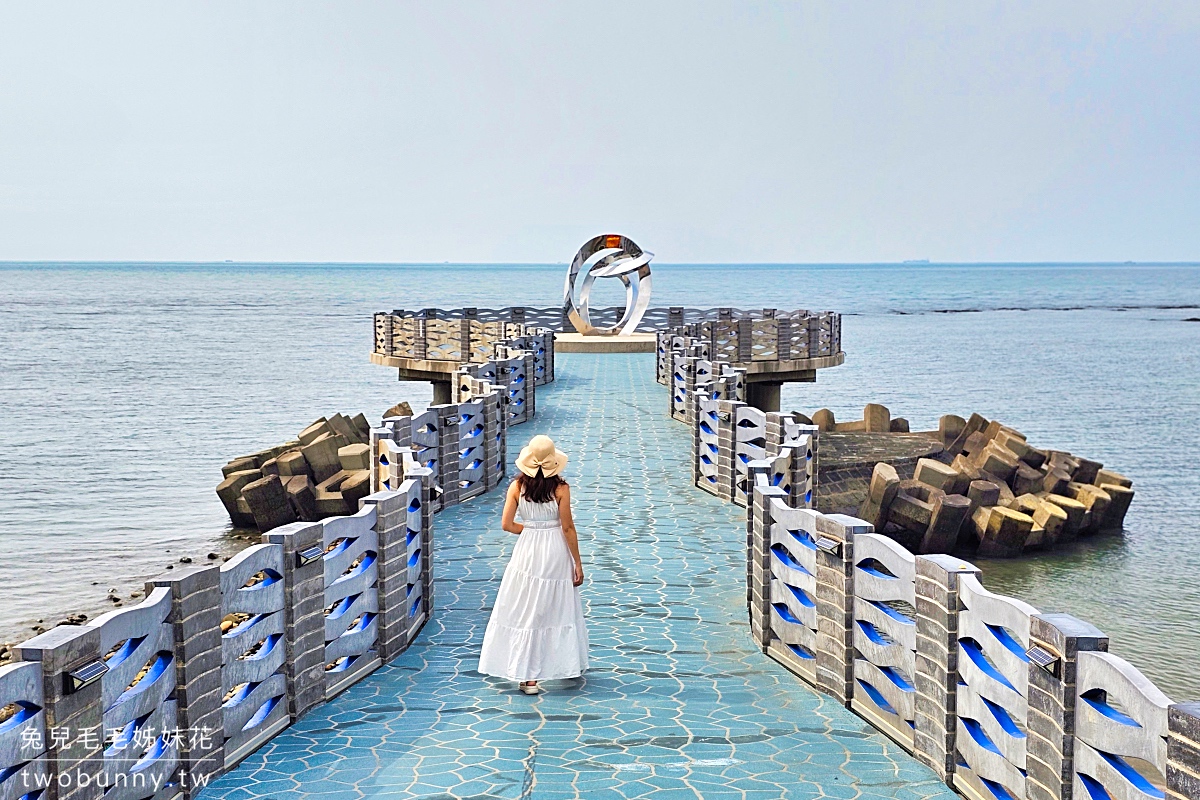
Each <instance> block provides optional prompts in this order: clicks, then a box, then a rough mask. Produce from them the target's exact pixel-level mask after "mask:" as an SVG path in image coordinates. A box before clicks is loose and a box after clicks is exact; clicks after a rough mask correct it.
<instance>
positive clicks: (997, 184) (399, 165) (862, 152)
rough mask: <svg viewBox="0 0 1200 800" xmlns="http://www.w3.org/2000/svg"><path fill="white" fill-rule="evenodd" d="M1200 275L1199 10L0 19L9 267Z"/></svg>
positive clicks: (710, 7)
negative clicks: (897, 268)
mask: <svg viewBox="0 0 1200 800" xmlns="http://www.w3.org/2000/svg"><path fill="white" fill-rule="evenodd" d="M604 231H620V232H624V233H627V234H629V235H631V236H633V237H634V238H635V239H636V240H637V241H638V243H639V244H641V245H642V246H643V247H645V248H647V249H649V250H653V251H654V252H655V253H657V256H658V259H659V260H660V261H672V262H680V261H685V262H686V261H710V262H711V261H806V262H808V261H885V260H901V259H910V258H930V259H934V260H968V261H975V260H1014V261H1016V260H1022V261H1028V260H1042V259H1046V260H1110V259H1111V260H1125V259H1135V260H1153V259H1166V260H1194V259H1200V2H1195V1H1194V0H1189V1H1188V2H1179V3H1154V2H1145V1H1144V0H1142V1H1140V2H1130V3H1104V2H1099V3H1094V2H1076V3H1062V4H1056V3H1051V2H1044V0H1039V2H1031V3H1015V2H1003V3H982V2H962V0H954V1H953V2H946V3H936V2H928V1H922V2H915V3H900V2H886V3H885V2H880V3H867V2H855V3H841V2H839V3H776V4H758V3H745V2H738V3H728V4H718V3H707V2H681V3H668V2H654V1H652V0H638V2H633V3H609V2H605V3H597V2H587V3H561V2H550V3H533V2H523V3H510V4H500V3H488V4H482V3H479V4H476V3H441V2H439V3H433V2H430V3H423V4H411V3H396V2H387V3H365V2H363V3H358V2H337V3H327V4H316V3H297V2H279V3H274V2H229V3H218V2H204V3H180V2H154V3H108V2H81V3H57V2H7V0H0V259H60V258H61V259H105V260H107V259H146V260H173V259H179V260H214V259H215V260H219V259H225V258H230V259H235V260H263V261H273V260H304V261H324V260H336V261H444V260H449V261H564V260H568V259H569V258H570V257H571V256H572V255H573V254H574V251H575V249H576V248H577V247H578V246H579V245H580V244H582V242H583V241H584V240H585V239H587V238H589V237H590V236H592V235H593V234H595V233H600V232H604Z"/></svg>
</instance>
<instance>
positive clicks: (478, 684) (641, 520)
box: [203, 355, 953, 800]
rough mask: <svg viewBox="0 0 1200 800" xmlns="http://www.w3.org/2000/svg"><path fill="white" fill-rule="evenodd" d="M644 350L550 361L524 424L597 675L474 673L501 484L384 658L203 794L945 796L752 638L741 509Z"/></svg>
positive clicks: (472, 507) (495, 566)
mask: <svg viewBox="0 0 1200 800" xmlns="http://www.w3.org/2000/svg"><path fill="white" fill-rule="evenodd" d="M653 370H654V363H653V359H652V357H651V356H583V355H568V356H560V357H559V361H558V375H557V378H558V380H557V382H556V383H555V384H554V385H553V386H552V387H547V388H546V389H543V390H541V391H539V393H538V411H537V421H536V422H535V423H533V424H529V425H524V426H521V427H519V428H515V429H514V430H512V431H510V441H509V448H510V455H511V456H515V455H516V451H517V449H518V448H519V446H520V445H522V444H523V443H524V442H525V441H526V440H527V439H528V438H529V437H531V436H533V435H534V434H535V433H542V432H544V433H548V434H550V435H551V436H553V437H554V438H555V439H556V440H557V441H558V442H559V444H560V446H561V447H562V448H563V449H564V450H566V451H567V452H568V453H569V454H570V456H571V459H572V461H571V464H570V466H569V467H568V470H567V477H568V479H569V480H570V481H571V485H572V491H573V493H574V496H575V514H576V520H577V524H578V527H579V530H580V541H581V547H582V549H583V557H584V564H585V568H586V570H587V573H588V578H587V582H586V583H585V584H584V599H585V604H586V611H587V615H588V625H589V631H590V634H591V642H592V647H591V660H592V669H591V671H589V672H588V674H587V675H586V677H585V679H583V680H581V681H571V682H553V683H549V684H547V686H548V688H549V689H550V691H549V692H548V693H546V694H543V695H541V696H539V697H536V698H533V697H526V696H524V695H521V694H519V693H517V692H516V690H515V687H514V686H512V685H508V684H505V683H504V682H502V681H494V680H492V679H490V678H484V677H483V676H481V675H479V674H478V673H476V672H475V671H474V669H475V664H476V658H477V654H478V650H479V643H480V641H481V639H482V637H483V630H484V627H485V625H486V624H487V617H488V612H489V610H490V607H491V603H492V600H493V598H494V596H495V593H496V589H497V587H498V584H499V576H500V574H501V572H502V570H503V568H504V564H505V561H506V560H507V558H508V555H509V553H510V552H511V548H512V544H513V538H512V537H511V536H509V535H508V534H505V533H503V532H501V531H500V525H499V523H500V508H501V504H502V501H503V495H502V493H501V492H496V493H495V494H494V496H490V497H484V498H478V499H475V500H472V501H470V502H469V503H467V504H465V505H463V506H460V507H457V508H454V509H451V510H449V511H447V512H445V513H443V514H441V515H439V516H438V517H437V519H436V522H435V525H436V528H435V534H436V542H437V553H436V557H437V561H436V568H435V575H436V578H435V580H436V587H437V588H436V593H435V604H436V611H435V616H434V618H433V620H432V621H431V622H430V623H429V624H428V625H427V626H426V627H425V629H424V631H423V632H422V634H421V636H420V637H419V639H418V641H417V643H416V644H415V645H414V646H413V647H412V648H411V649H409V651H408V652H407V653H405V654H404V655H403V656H401V657H400V658H399V659H398V660H397V661H396V662H395V663H393V664H391V665H389V666H387V667H384V668H382V669H380V670H379V671H377V672H376V673H375V674H374V675H373V676H371V677H369V678H367V679H366V680H365V681H363V682H362V683H360V684H358V685H357V686H355V687H353V688H351V689H350V690H348V691H347V692H346V693H344V694H342V695H341V696H340V697H338V698H337V699H335V700H334V701H333V702H331V703H327V704H326V705H324V706H322V707H320V708H317V709H314V710H313V711H312V712H310V713H309V714H308V716H306V717H305V718H304V719H302V720H301V721H300V722H299V723H298V724H296V725H295V726H293V727H292V728H290V729H288V730H287V731H285V732H283V733H282V734H281V735H279V736H278V737H276V738H275V739H274V740H272V741H271V742H269V743H268V744H267V745H265V746H264V747H263V748H262V749H261V750H259V751H258V752H257V753H255V754H254V755H252V756H251V757H250V758H249V759H247V760H246V761H245V762H244V763H243V764H242V766H240V767H239V768H238V769H237V770H235V771H234V772H232V773H230V774H229V775H226V776H225V777H224V778H222V779H221V780H220V781H219V782H217V783H214V784H213V786H211V787H210V788H209V789H208V790H206V792H205V793H204V795H203V797H204V798H205V800H218V798H229V800H252V799H253V798H328V799H329V800H343V799H345V800H351V799H352V798H362V797H419V798H429V799H430V800H432V798H439V800H440V799H441V798H446V799H449V798H485V797H488V798H490V797H501V798H539V799H540V798H568V797H578V796H586V797H588V798H590V799H591V800H602V799H604V798H623V797H655V798H726V797H728V798H762V800H778V798H781V797H789V798H791V797H796V798H816V797H830V798H847V799H849V798H858V797H864V798H884V797H886V798H902V799H903V800H916V799H917V798H929V797H939V798H941V797H946V798H949V797H953V795H952V793H951V792H950V791H949V790H948V789H946V787H945V786H944V785H943V784H941V783H940V782H939V781H938V780H937V779H936V778H935V776H934V775H933V773H932V772H930V771H928V770H926V769H925V768H924V767H921V766H920V765H918V764H917V763H916V762H915V761H913V760H912V759H911V758H909V757H908V756H907V755H906V754H904V753H903V751H901V750H900V749H899V748H898V747H896V746H895V745H893V744H891V743H889V742H888V741H887V740H886V739H884V738H883V737H882V736H880V735H878V734H875V733H873V732H872V731H871V729H870V728H869V727H868V726H867V725H866V723H864V722H863V721H862V720H860V719H859V718H858V717H856V716H854V715H853V714H851V713H850V712H849V711H846V710H845V709H843V708H841V707H840V706H838V705H837V704H836V703H835V702H833V701H832V700H830V699H828V698H826V697H823V696H822V695H819V694H817V693H815V692H813V691H811V690H809V689H807V688H805V687H804V685H803V684H801V683H800V682H799V681H798V679H796V678H794V677H793V676H792V675H791V674H790V673H788V672H787V671H786V670H784V669H783V668H782V667H780V666H778V665H777V664H775V663H774V662H773V661H770V660H769V659H767V658H766V657H765V656H763V655H762V654H761V653H760V652H758V651H757V650H756V649H755V648H754V646H753V644H752V642H751V641H750V636H749V631H748V624H747V620H746V611H745V560H744V559H745V555H744V547H745V527H744V526H745V523H744V516H743V513H742V512H741V510H740V509H737V508H735V507H733V506H730V505H724V504H722V503H720V502H718V501H717V500H716V499H715V498H712V497H710V496H708V495H706V494H704V493H703V492H700V491H698V490H696V489H695V488H693V487H692V486H691V485H690V481H689V471H688V469H687V466H686V461H685V458H686V454H687V452H688V435H687V430H686V428H685V427H684V426H683V425H681V424H679V423H677V422H672V421H670V420H669V419H668V418H667V415H666V413H665V409H666V402H667V400H666V392H665V390H664V389H662V388H661V387H659V386H657V385H656V384H655V383H654V376H653Z"/></svg>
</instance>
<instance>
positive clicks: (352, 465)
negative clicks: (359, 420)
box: [338, 444, 371, 472]
mask: <svg viewBox="0 0 1200 800" xmlns="http://www.w3.org/2000/svg"><path fill="white" fill-rule="evenodd" d="M338 461H339V462H340V463H341V465H342V469H344V470H346V471H347V472H354V471H356V470H360V469H370V468H371V447H370V445H365V444H348V445H346V446H345V447H341V448H338Z"/></svg>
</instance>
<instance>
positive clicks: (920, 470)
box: [913, 458, 958, 492]
mask: <svg viewBox="0 0 1200 800" xmlns="http://www.w3.org/2000/svg"><path fill="white" fill-rule="evenodd" d="M913 478H915V479H916V480H918V481H920V482H921V483H923V484H925V485H926V486H932V487H933V488H935V489H941V490H942V491H943V492H949V491H950V490H952V489H953V488H954V486H955V484H957V483H958V471H957V470H955V469H954V467H952V466H950V465H949V464H943V463H942V462H940V461H935V460H933V459H932V458H919V459H917V468H916V470H915V471H914V472H913Z"/></svg>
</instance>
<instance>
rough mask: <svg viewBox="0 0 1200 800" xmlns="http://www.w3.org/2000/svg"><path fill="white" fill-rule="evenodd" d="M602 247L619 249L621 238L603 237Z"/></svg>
mask: <svg viewBox="0 0 1200 800" xmlns="http://www.w3.org/2000/svg"><path fill="white" fill-rule="evenodd" d="M604 246H605V247H620V246H621V237H620V236H605V237H604Z"/></svg>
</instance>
